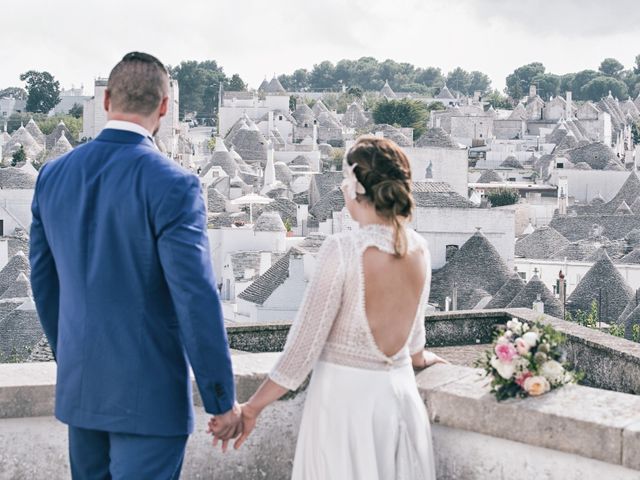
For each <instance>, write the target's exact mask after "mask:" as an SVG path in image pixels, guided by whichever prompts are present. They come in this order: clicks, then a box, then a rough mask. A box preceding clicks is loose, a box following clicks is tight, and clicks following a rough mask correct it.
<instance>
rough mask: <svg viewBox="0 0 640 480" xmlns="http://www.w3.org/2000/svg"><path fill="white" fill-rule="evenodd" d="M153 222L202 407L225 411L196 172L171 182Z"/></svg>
mask: <svg viewBox="0 0 640 480" xmlns="http://www.w3.org/2000/svg"><path fill="white" fill-rule="evenodd" d="M155 223H156V225H155V229H156V235H157V242H158V252H159V256H160V262H161V264H162V268H163V270H164V276H165V279H166V281H167V284H168V285H169V290H170V292H171V297H172V300H173V304H174V306H175V309H176V313H177V316H178V322H179V324H180V334H181V338H182V342H183V344H184V347H185V350H186V353H187V356H188V358H189V362H190V363H191V367H192V369H193V372H194V374H195V377H196V382H197V384H198V389H199V390H200V395H201V397H202V402H203V404H204V408H205V410H206V411H207V412H208V413H210V414H212V415H218V414H221V413H224V412H227V411H229V410H230V409H231V408H232V406H233V403H234V402H235V384H234V380H233V370H232V366H231V355H230V352H229V346H228V341H227V334H226V330H225V326H224V318H223V315H222V307H221V304H220V298H219V295H218V289H217V286H216V281H215V277H214V273H213V268H212V264H211V256H210V253H209V239H208V236H207V216H206V210H205V206H204V200H203V197H202V194H201V190H200V182H199V180H198V179H197V178H196V177H193V176H184V177H181V178H179V179H178V180H177V181H175V182H174V184H173V185H172V186H171V187H170V188H169V190H168V191H167V192H166V193H165V194H164V199H163V200H162V202H161V203H160V206H159V208H158V212H157V213H156V222H155Z"/></svg>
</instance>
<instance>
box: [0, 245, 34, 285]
mask: <svg viewBox="0 0 640 480" xmlns="http://www.w3.org/2000/svg"><path fill="white" fill-rule="evenodd" d="M21 273H26V274H27V275H30V273H31V266H30V265H29V260H28V259H27V257H26V255H25V254H24V253H23V252H22V251H20V252H18V253H16V254H15V255H14V256H13V257H11V259H9V262H8V263H7V264H6V265H5V266H4V268H3V269H2V270H0V295H2V294H4V292H6V291H7V290H8V289H9V287H11V286H12V285H13V284H14V283H15V281H16V278H18V276H19V275H20V274H21Z"/></svg>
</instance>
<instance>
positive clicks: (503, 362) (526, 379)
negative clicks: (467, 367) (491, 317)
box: [476, 318, 580, 401]
mask: <svg viewBox="0 0 640 480" xmlns="http://www.w3.org/2000/svg"><path fill="white" fill-rule="evenodd" d="M563 343H564V336H563V335H562V334H561V333H559V332H557V331H556V330H554V329H553V327H551V326H550V325H542V324H541V323H538V322H536V323H534V324H533V325H532V326H529V324H528V323H524V322H520V321H519V320H518V319H517V318H513V319H511V320H509V321H508V322H507V325H506V328H504V327H501V329H500V331H499V332H498V335H497V338H496V340H495V342H494V345H493V347H494V348H493V349H492V350H488V351H487V352H486V354H485V355H484V356H483V357H482V358H480V359H479V360H478V361H477V362H476V366H477V367H480V368H483V369H484V370H485V372H486V374H487V376H489V377H491V379H492V381H491V393H493V394H495V396H496V398H497V399H498V400H499V401H500V400H505V399H507V398H512V397H527V396H529V395H531V396H538V395H543V394H545V393H547V392H548V391H549V390H552V389H554V388H558V387H561V386H563V385H566V384H568V383H575V382H577V381H578V380H579V379H580V375H578V374H576V373H574V372H572V371H570V370H569V369H568V367H567V366H566V365H565V364H564V353H563V352H562V350H561V348H560V347H561V345H562V344H563Z"/></svg>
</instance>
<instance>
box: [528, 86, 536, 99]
mask: <svg viewBox="0 0 640 480" xmlns="http://www.w3.org/2000/svg"><path fill="white" fill-rule="evenodd" d="M537 94H538V89H537V88H536V86H535V85H530V86H529V98H533V97H535V96H536V95H537Z"/></svg>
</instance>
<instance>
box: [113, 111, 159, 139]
mask: <svg viewBox="0 0 640 480" xmlns="http://www.w3.org/2000/svg"><path fill="white" fill-rule="evenodd" d="M107 120H119V121H121V122H131V123H135V124H137V125H140V126H141V127H142V128H144V129H146V130H147V131H148V132H150V133H151V134H153V132H154V130H155V122H154V120H153V119H151V118H149V117H143V116H142V115H137V114H135V113H123V112H108V113H107Z"/></svg>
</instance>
